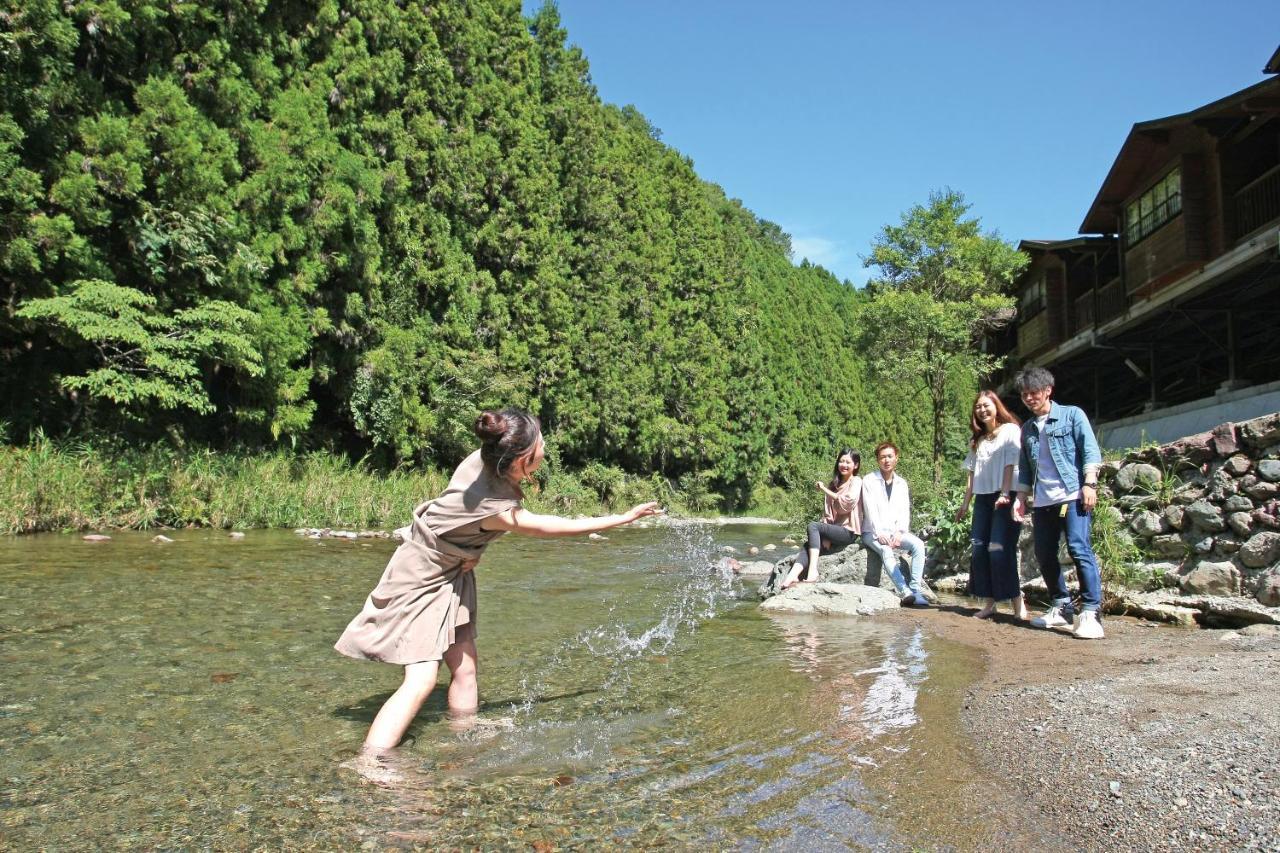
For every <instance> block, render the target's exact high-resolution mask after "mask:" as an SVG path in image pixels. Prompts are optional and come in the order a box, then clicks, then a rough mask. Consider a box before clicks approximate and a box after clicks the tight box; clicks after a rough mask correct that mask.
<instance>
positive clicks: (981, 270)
mask: <svg viewBox="0 0 1280 853" xmlns="http://www.w3.org/2000/svg"><path fill="white" fill-rule="evenodd" d="M969 208H970V205H968V204H967V203H966V202H965V200H964V196H963V195H962V194H961V193H959V192H956V191H954V190H950V189H948V190H944V191H941V192H935V193H933V194H931V195H930V196H929V203H928V205H915V206H914V207H912V208H911V209H910V210H908V211H907V212H906V213H904V214H903V215H902V221H901V224H900V225H886V226H885V227H884V228H883V230H882V231H881V232H880V234H879V236H877V237H876V239H875V240H874V242H873V244H872V250H871V254H870V255H869V256H867V257H866V258H865V259H864V263H865V265H866V266H868V267H877V268H878V269H879V275H878V276H877V277H876V278H875V279H873V280H872V281H871V282H869V284H868V289H869V290H870V291H871V292H872V293H873V294H874V298H873V299H872V300H871V301H870V302H869V303H868V304H867V305H866V307H865V309H864V314H863V324H864V325H863V329H864V335H865V341H866V345H865V352H866V354H867V357H868V359H869V365H870V367H871V369H872V371H873V372H874V373H875V375H877V376H878V377H880V378H881V379H882V380H884V381H886V382H892V383H902V384H903V385H904V386H907V387H915V388H916V389H918V390H919V391H921V392H923V394H924V395H925V398H926V399H927V400H928V404H929V408H930V412H931V414H932V436H933V442H932V455H933V475H934V482H935V483H937V482H940V481H941V479H942V462H943V458H944V456H945V455H946V433H947V426H948V420H949V418H948V415H949V414H950V411H949V410H950V409H951V407H952V405H953V403H952V396H953V395H954V392H955V390H956V389H957V387H960V388H965V389H967V388H970V387H972V385H973V384H974V382H975V381H976V380H977V378H978V376H980V375H981V374H983V373H986V372H988V371H989V370H991V369H992V368H993V367H994V366H995V364H996V358H995V357H994V356H991V355H988V354H986V353H983V352H982V351H980V350H979V349H978V347H977V345H976V343H977V339H978V335H979V333H980V332H981V331H982V330H983V329H984V328H985V327H986V325H987V324H988V323H990V322H991V321H992V318H993V317H995V316H996V315H997V314H998V312H1000V311H1001V310H1003V309H1006V308H1010V307H1012V305H1013V300H1012V298H1011V297H1010V296H1008V295H1006V293H1007V290H1008V287H1009V285H1010V284H1011V283H1012V282H1013V280H1014V278H1016V277H1017V275H1018V273H1019V272H1020V271H1021V270H1022V268H1023V266H1024V265H1025V264H1026V256H1025V255H1023V254H1022V253H1020V252H1018V251H1017V249H1015V248H1014V247H1013V246H1011V245H1010V244H1008V243H1006V242H1005V241H1004V240H1002V239H1000V237H999V235H998V234H995V233H985V234H984V233H983V232H982V230H981V222H980V221H979V219H978V218H977V217H972V218H966V214H967V213H968V211H969ZM962 405H963V404H962Z"/></svg>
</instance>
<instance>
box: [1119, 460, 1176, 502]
mask: <svg viewBox="0 0 1280 853" xmlns="http://www.w3.org/2000/svg"><path fill="white" fill-rule="evenodd" d="M1163 479H1164V474H1163V473H1161V471H1160V469H1159V468H1157V467H1156V466H1154V465H1148V464H1146V463H1145V462H1138V463H1132V464H1129V465H1125V466H1124V467H1122V468H1121V469H1120V470H1119V471H1117V472H1116V476H1115V480H1114V482H1115V487H1116V489H1117V490H1118V491H1120V492H1123V493H1128V492H1132V491H1133V490H1134V489H1141V490H1142V491H1144V492H1146V493H1148V494H1150V493H1151V492H1153V491H1155V490H1156V489H1157V488H1159V486H1160V483H1161V481H1162V480H1163Z"/></svg>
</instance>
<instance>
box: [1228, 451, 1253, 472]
mask: <svg viewBox="0 0 1280 853" xmlns="http://www.w3.org/2000/svg"><path fill="white" fill-rule="evenodd" d="M1222 467H1223V468H1224V469H1225V470H1226V471H1227V472H1228V473H1229V474H1231V476H1233V477H1239V476H1241V475H1242V474H1247V473H1249V469H1250V468H1252V467H1253V460H1252V459H1250V458H1249V457H1248V456H1245V455H1244V454H1243V453H1237V454H1236V455H1235V456H1232V457H1231V458H1230V459H1228V460H1227V461H1226V462H1223V463H1222Z"/></svg>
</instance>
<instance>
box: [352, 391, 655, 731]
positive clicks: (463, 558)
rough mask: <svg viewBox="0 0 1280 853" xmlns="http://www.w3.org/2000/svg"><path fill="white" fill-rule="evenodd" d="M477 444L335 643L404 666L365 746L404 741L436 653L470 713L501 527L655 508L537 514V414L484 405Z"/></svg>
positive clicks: (524, 527) (584, 521)
mask: <svg viewBox="0 0 1280 853" xmlns="http://www.w3.org/2000/svg"><path fill="white" fill-rule="evenodd" d="M475 433H476V435H477V436H478V437H479V439H480V442H481V445H480V449H479V450H477V451H475V452H474V453H472V454H471V455H470V456H468V457H467V458H466V459H465V460H464V461H463V463H462V464H461V465H459V466H458V469H457V470H456V471H454V472H453V477H452V478H451V479H450V480H449V485H448V487H447V488H446V489H445V490H444V493H443V494H441V495H440V496H439V497H438V498H436V499H435V500H431V501H427V502H426V503H424V504H422V505H421V506H419V507H418V508H417V509H415V510H414V512H413V521H412V522H411V523H410V525H409V527H408V528H406V529H405V531H404V534H405V535H404V542H403V543H402V544H401V545H400V547H399V548H398V549H397V550H396V552H395V554H393V555H392V557H391V561H390V562H389V563H388V564H387V568H386V570H385V571H384V572H383V573H382V579H381V580H380V581H378V585H377V587H375V588H374V590H373V592H371V593H369V597H368V599H366V600H365V603H364V609H363V610H361V611H360V614H359V615H358V616H356V618H354V619H352V620H351V623H350V624H349V625H347V629H346V630H345V631H344V632H343V633H342V636H341V637H340V638H339V639H338V642H337V644H336V645H335V646H334V648H336V649H337V650H338V651H339V652H341V653H342V654H344V655H347V656H348V657H353V658H357V659H360V660H373V661H382V662H384V663H394V664H399V665H401V666H403V667H404V682H403V683H402V684H401V685H400V687H399V689H397V690H396V692H395V693H393V694H392V695H391V697H390V698H389V699H387V701H386V703H385V704H383V706H382V709H381V710H380V711H378V714H377V716H376V717H375V718H374V721H373V725H372V726H370V727H369V733H368V735H367V736H366V737H365V740H364V751H363V753H362V754H364V755H376V754H378V753H380V752H385V751H386V750H389V749H391V748H393V747H395V746H396V745H398V744H399V743H400V740H401V738H403V737H404V733H405V731H406V730H407V729H408V728H409V724H410V723H411V722H413V718H414V716H416V715H417V713H418V710H419V709H420V708H421V707H422V704H423V702H425V701H426V699H427V697H428V696H429V695H430V694H431V691H432V689H433V688H434V687H435V685H436V676H437V674H438V673H439V669H440V661H442V660H443V661H444V663H445V665H446V666H448V667H449V673H450V676H451V680H450V682H449V694H448V699H449V712H450V714H451V715H452V717H453V718H454V719H455V720H462V721H467V720H474V719H475V714H476V711H477V710H478V707H479V692H478V688H477V684H476V582H475V576H474V574H473V570H474V569H475V567H476V564H477V563H478V562H479V561H480V557H481V555H482V554H483V553H484V549H485V548H486V547H487V546H488V545H489V543H491V542H493V541H494V540H495V539H497V538H498V537H499V536H501V535H502V534H503V533H506V532H508V531H514V532H516V533H525V534H529V535H533V536H573V535H578V534H584V533H592V532H595V531H597V530H607V529H608V528H610V527H617V526H619V525H623V524H629V523H631V522H633V521H635V520H636V519H638V518H644V517H645V516H649V515H655V514H657V513H659V512H661V510H660V509H659V508H658V505H657V504H656V503H646V504H640V505H639V506H636V507H633V508H632V509H630V510H628V511H627V512H625V513H622V514H619V515H606V516H599V517H596V518H581V519H567V518H559V517H557V516H549V515H535V514H533V513H531V512H527V511H525V510H524V509H523V508H522V507H521V505H520V502H521V501H522V500H523V498H524V493H523V492H522V491H521V490H520V483H521V482H523V481H525V480H527V479H529V478H530V477H531V476H532V475H533V473H534V472H535V471H537V470H538V467H539V466H540V465H541V464H542V459H543V454H544V446H543V440H542V431H541V426H540V424H539V422H538V419H537V418H535V417H533V416H532V415H529V414H527V413H525V412H522V411H519V410H517V409H505V410H503V411H501V412H493V411H489V412H484V413H483V414H481V415H480V417H479V419H478V420H477V421H476V426H475Z"/></svg>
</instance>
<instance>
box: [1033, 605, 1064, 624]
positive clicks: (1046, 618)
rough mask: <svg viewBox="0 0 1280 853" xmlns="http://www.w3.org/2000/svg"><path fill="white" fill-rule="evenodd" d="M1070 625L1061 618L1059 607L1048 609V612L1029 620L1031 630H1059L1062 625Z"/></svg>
mask: <svg viewBox="0 0 1280 853" xmlns="http://www.w3.org/2000/svg"><path fill="white" fill-rule="evenodd" d="M1070 624H1071V623H1070V622H1068V621H1067V620H1066V619H1065V618H1063V615H1062V608H1061V607H1050V608H1049V612H1047V613H1045V614H1044V615H1043V616H1037V617H1036V618H1034V619H1032V620H1031V627H1032V628H1061V627H1063V626H1064V625H1070Z"/></svg>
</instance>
